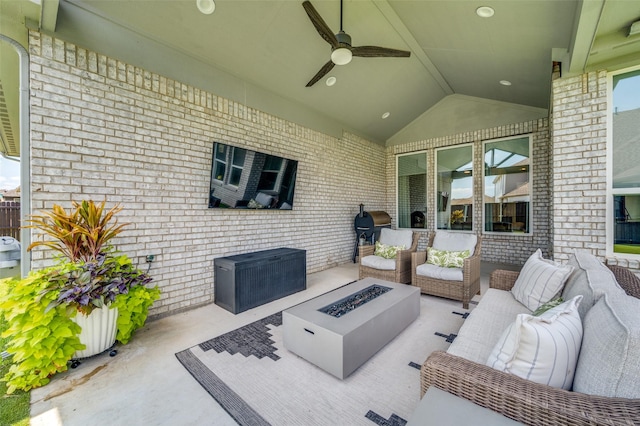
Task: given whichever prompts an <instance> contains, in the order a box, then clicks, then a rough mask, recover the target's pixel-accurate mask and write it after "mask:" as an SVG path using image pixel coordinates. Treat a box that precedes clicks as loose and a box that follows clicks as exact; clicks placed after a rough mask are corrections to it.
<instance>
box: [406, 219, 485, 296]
mask: <svg viewBox="0 0 640 426" xmlns="http://www.w3.org/2000/svg"><path fill="white" fill-rule="evenodd" d="M439 232H443V231H439ZM435 235H436V234H435V232H432V233H431V234H430V236H429V244H428V247H433V240H434V238H435ZM477 238H478V241H477V243H476V248H475V250H474V252H473V255H471V256H470V257H468V258H466V259H465V260H464V266H463V267H462V281H454V280H446V279H439V278H433V277H428V276H424V275H419V274H418V273H417V272H416V268H417V267H418V266H420V265H422V264H423V263H425V262H426V261H427V251H426V250H425V251H420V252H416V253H413V254H412V259H411V274H412V276H411V285H414V286H416V287H420V292H421V293H423V294H430V295H432V296H439V297H445V298H447V299H453V300H460V301H461V302H462V307H463V308H464V309H468V308H469V301H471V298H472V297H473V296H475V295H476V294H480V249H481V245H482V237H481V236H480V235H478V236H477Z"/></svg>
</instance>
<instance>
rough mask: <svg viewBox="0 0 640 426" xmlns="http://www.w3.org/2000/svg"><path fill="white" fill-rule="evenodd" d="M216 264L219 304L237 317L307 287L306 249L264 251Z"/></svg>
mask: <svg viewBox="0 0 640 426" xmlns="http://www.w3.org/2000/svg"><path fill="white" fill-rule="evenodd" d="M213 264H214V289H215V290H214V293H215V303H216V305H218V306H221V307H222V308H224V309H226V310H228V311H230V312H233V313H234V314H237V313H240V312H243V311H246V310H247V309H251V308H255V307H256V306H260V305H262V304H265V303H268V302H271V301H274V300H276V299H279V298H281V297H284V296H288V295H290V294H293V293H296V292H298V291H301V290H304V289H306V288H307V259H306V251H305V250H299V249H292V248H278V249H272V250H263V251H257V252H253V253H246V254H239V255H235V256H228V257H219V258H217V259H214V262H213Z"/></svg>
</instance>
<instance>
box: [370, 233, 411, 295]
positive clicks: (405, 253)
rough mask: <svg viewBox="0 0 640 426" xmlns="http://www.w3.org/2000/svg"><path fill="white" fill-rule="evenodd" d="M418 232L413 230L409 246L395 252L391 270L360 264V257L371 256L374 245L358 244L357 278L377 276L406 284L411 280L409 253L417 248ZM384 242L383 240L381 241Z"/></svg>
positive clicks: (380, 278)
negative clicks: (358, 263)
mask: <svg viewBox="0 0 640 426" xmlns="http://www.w3.org/2000/svg"><path fill="white" fill-rule="evenodd" d="M419 239H420V233H419V232H415V231H414V232H413V239H412V244H411V247H409V248H408V249H406V250H399V251H398V252H397V254H396V259H395V261H396V264H395V269H393V270H384V269H376V268H372V267H369V266H365V265H363V264H362V259H363V258H364V257H366V256H372V255H373V253H374V251H375V246H372V245H369V246H360V247H359V250H360V251H359V254H360V268H359V279H363V278H366V277H372V278H377V279H379V280H384V281H391V282H395V283H402V284H408V283H410V282H411V254H412V253H414V252H415V251H416V250H417V249H418V240H419ZM381 242H384V241H381Z"/></svg>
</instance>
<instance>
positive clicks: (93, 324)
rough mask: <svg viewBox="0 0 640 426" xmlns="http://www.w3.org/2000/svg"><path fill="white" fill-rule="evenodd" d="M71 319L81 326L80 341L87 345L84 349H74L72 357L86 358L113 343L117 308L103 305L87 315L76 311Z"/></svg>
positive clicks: (104, 349)
mask: <svg viewBox="0 0 640 426" xmlns="http://www.w3.org/2000/svg"><path fill="white" fill-rule="evenodd" d="M73 320H74V321H75V323H76V324H78V325H79V326H80V327H81V328H82V331H81V332H80V336H79V337H80V343H83V344H84V345H86V346H87V348H86V349H85V350H82V351H76V353H75V354H74V355H73V357H74V358H87V357H90V356H93V355H96V354H99V353H101V352H104V351H106V350H107V349H109V348H110V347H111V346H113V344H114V343H115V341H116V334H117V332H118V326H117V320H118V308H113V309H109V308H108V307H107V306H103V307H102V308H100V309H94V310H93V312H91V313H90V314H89V316H87V315H84V314H81V313H78V314H77V315H76V316H75V318H73Z"/></svg>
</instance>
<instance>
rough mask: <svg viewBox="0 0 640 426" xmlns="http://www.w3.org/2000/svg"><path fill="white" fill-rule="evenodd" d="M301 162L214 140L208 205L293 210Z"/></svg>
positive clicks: (212, 206)
mask: <svg viewBox="0 0 640 426" xmlns="http://www.w3.org/2000/svg"><path fill="white" fill-rule="evenodd" d="M297 170H298V162H297V161H296V160H289V159H287V158H282V157H278V156H276V155H270V154H265V153H262V152H257V151H252V150H250V149H246V148H240V147H237V146H232V145H227V144H223V143H220V142H214V144H213V155H212V159H211V186H210V188H209V208H226V209H273V210H291V209H292V208H293V193H294V190H295V186H296V173H297Z"/></svg>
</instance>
